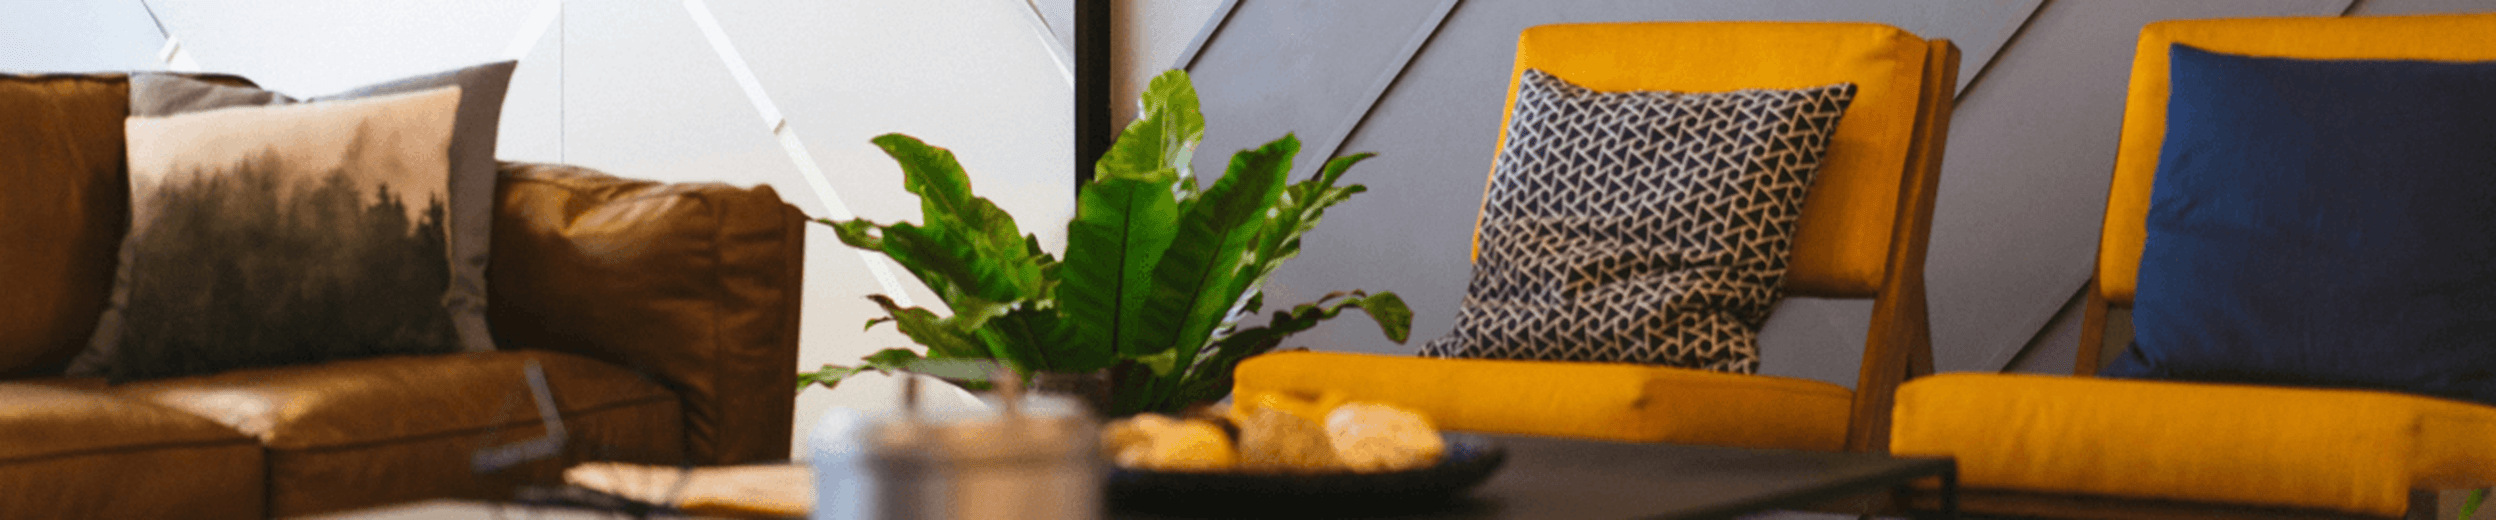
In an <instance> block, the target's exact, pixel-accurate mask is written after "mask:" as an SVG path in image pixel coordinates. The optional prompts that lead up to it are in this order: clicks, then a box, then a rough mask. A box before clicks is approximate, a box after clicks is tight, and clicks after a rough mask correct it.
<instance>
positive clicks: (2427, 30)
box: [1848, 13, 2496, 303]
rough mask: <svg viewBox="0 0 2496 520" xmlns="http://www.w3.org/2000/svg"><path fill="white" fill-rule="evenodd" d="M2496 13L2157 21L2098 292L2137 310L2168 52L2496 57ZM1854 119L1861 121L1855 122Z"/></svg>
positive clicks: (2126, 122)
mask: <svg viewBox="0 0 2496 520" xmlns="http://www.w3.org/2000/svg"><path fill="white" fill-rule="evenodd" d="M2490 34H2496V13H2489V14H2470V15H2429V16H2387V17H2356V18H2336V17H2335V18H2244V19H2230V20H2178V21H2167V22H2158V23H2153V24H2149V26H2148V27H2145V28H2142V29H2141V41H2140V43H2139V46H2138V47H2137V48H2135V49H2134V50H2133V56H2132V86H2131V95H2130V97H2129V98H2128V99H2126V100H2125V101H2124V111H2123V141H2122V145H2121V146H2122V147H2121V148H2120V150H2121V151H2120V152H2118V153H2117V154H2116V156H2115V173H2114V188H2113V189H2112V190H2111V194H2110V195H2109V196H2108V197H2107V198H2106V224H2105V226H2106V228H2105V233H2104V234H2103V235H2101V238H2100V239H2099V240H2100V242H2099V243H2098V257H2097V269H2098V271H2097V287H2098V294H2099V295H2101V296H2104V297H2105V298H2106V299H2107V300H2108V301H2112V302H2115V303H2131V302H2132V293H2133V289H2134V286H2135V283H2136V281H2137V279H2139V278H2140V265H2141V247H2142V244H2144V243H2145V242H2144V240H2146V238H2147V234H2146V231H2145V229H2146V226H2147V224H2146V223H2147V222H2148V218H2149V191H2150V190H2149V189H2150V186H2151V185H2152V182H2151V181H2152V179H2153V178H2155V177H2156V176H2157V173H2158V152H2159V148H2160V145H2162V144H2164V142H2165V141H2166V137H2167V72H2168V64H2167V50H2168V48H2169V46H2171V45H2172V44H2177V43H2181V44H2185V45H2191V46H2193V47H2196V48H2200V49H2202V50H2206V51H2211V52H2221V53H2228V54H2242V55H2251V56H2266V57H2282V58H2302V59H2332V60H2346V59H2396V60H2444V61H2486V60H2496V37H2489V35H2490ZM1848 117H1853V116H1851V115H1850V116H1848Z"/></svg>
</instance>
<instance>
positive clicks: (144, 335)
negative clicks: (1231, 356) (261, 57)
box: [80, 87, 460, 382]
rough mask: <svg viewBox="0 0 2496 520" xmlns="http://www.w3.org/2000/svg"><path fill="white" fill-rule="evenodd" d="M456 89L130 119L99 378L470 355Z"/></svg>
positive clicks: (98, 338) (99, 339)
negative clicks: (457, 221)
mask: <svg viewBox="0 0 2496 520" xmlns="http://www.w3.org/2000/svg"><path fill="white" fill-rule="evenodd" d="M459 100H460V90H459V88H458V87H446V88H440V89H433V90H426V91H420V92H414V93H407V94H398V95H389V96H379V97H370V98H363V99H357V100H344V101H331V102H321V103H307V104H295V105H277V106H265V107H260V106H251V107H236V108H226V109H218V110H211V111H206V112H193V113H186V114H180V115H173V116H166V117H132V118H130V119H129V120H128V121H127V123H126V125H125V127H126V128H125V130H126V132H127V134H128V140H129V164H130V197H131V220H130V234H129V236H128V237H127V238H125V239H124V241H123V243H122V252H121V260H122V262H121V266H120V272H119V279H118V280H117V281H116V283H115V286H114V289H113V297H112V306H111V308H110V309H108V310H107V311H106V314H105V316H104V319H103V320H101V321H100V322H99V323H98V327H97V332H96V335H95V338H94V343H95V344H94V345H91V346H90V348H89V349H88V352H87V354H88V355H94V356H104V357H108V358H110V359H107V360H102V361H105V362H103V363H100V365H101V366H103V367H104V372H105V373H104V374H101V375H105V376H107V377H109V378H110V379H112V380H114V381H115V382H120V381H128V380H134V379H152V378H162V377H174V376H182V375H192V374H203V373H210V372H217V371H222V370H228V369H234V368H243V367H255V366H273V365H285V364H295V363H308V362H315V361H322V360H330V359H343V358H356V357H370V356H381V355H391V354H426V353H445V352H454V351H457V350H459V345H458V341H457V340H456V335H455V332H454V331H453V328H452V325H451V320H450V317H449V313H448V311H446V310H445V307H444V306H443V304H442V302H443V299H444V298H445V295H446V291H447V290H448V289H449V287H450V268H451V256H450V253H449V251H448V249H447V244H448V240H449V238H448V234H447V232H446V230H447V228H448V227H449V225H450V223H449V222H448V218H447V213H446V207H447V204H448V201H449V196H448V193H447V192H448V189H449V183H448V176H449V164H450V160H449V155H448V147H449V143H450V139H451V128H452V124H453V122H454V120H455V116H456V112H457V109H458V106H459ZM87 361H97V360H82V363H80V364H83V365H89V366H95V365H96V364H90V363H86V362H87Z"/></svg>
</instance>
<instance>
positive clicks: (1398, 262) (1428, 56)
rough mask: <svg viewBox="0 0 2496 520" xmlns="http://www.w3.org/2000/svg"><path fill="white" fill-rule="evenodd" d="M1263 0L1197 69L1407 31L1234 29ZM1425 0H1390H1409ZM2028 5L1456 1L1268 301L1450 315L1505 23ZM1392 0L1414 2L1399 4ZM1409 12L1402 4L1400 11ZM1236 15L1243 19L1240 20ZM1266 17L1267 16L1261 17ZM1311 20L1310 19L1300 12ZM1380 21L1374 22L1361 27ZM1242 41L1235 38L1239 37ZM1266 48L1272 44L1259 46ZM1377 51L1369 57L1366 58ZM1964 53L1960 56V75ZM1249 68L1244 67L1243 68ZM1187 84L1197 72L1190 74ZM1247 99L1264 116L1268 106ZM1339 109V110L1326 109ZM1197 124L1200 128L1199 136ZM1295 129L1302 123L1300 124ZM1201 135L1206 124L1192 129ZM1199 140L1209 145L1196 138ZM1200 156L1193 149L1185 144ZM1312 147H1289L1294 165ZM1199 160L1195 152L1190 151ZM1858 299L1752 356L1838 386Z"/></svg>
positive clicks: (1952, 23)
mask: <svg viewBox="0 0 2496 520" xmlns="http://www.w3.org/2000/svg"><path fill="white" fill-rule="evenodd" d="M1268 1H1269V0H1242V3H1241V5H1240V8H1239V12H1236V13H1233V15H1232V16H1233V19H1232V20H1230V21H1229V22H1226V24H1227V25H1225V26H1224V29H1223V33H1222V34H1219V35H1216V36H1215V37H1214V38H1213V39H1212V40H1211V42H1210V43H1208V44H1207V45H1206V51H1205V52H1206V54H1205V55H1204V56H1201V57H1199V58H1198V61H1197V64H1196V70H1197V71H1199V74H1198V76H1199V77H1204V76H1206V75H1209V74H1216V73H1220V74H1229V75H1236V76H1251V77H1253V76H1260V75H1263V76H1273V75H1280V74H1279V73H1276V72H1271V71H1270V70H1269V69H1266V68H1258V67H1271V66H1270V65H1264V64H1261V63H1260V62H1255V61H1246V60H1239V61H1236V62H1235V61H1234V60H1232V59H1229V58H1225V56H1233V55H1247V56H1262V55H1264V54H1266V52H1261V50H1263V49H1282V48H1293V49H1297V48H1321V49H1330V51H1329V52H1327V53H1324V54H1318V55H1315V56H1314V57H1305V58H1301V59H1344V60H1347V61H1348V60H1350V59H1351V58H1332V57H1331V56H1333V55H1344V54H1351V55H1354V56H1358V55H1359V54H1353V52H1352V51H1347V50H1332V49H1351V50H1366V49H1371V48H1380V47H1393V46H1394V45H1392V43H1391V42H1401V41H1404V39H1405V37H1406V36H1407V35H1408V34H1409V33H1406V34H1392V32H1391V31H1387V30H1385V29H1383V28H1379V29H1368V30H1364V31H1362V32H1356V33H1352V34H1350V35H1342V34H1335V33H1320V32H1311V33H1288V32H1283V33H1275V32H1266V33H1256V32H1241V31H1244V30H1243V28H1244V27H1256V26H1258V24H1242V21H1243V19H1251V20H1253V19H1254V17H1258V16H1269V17H1271V16H1288V15H1292V14H1294V13H1300V12H1304V11H1305V10H1294V9H1288V7H1293V6H1289V5H1283V4H1274V3H1268ZM1422 3H1426V2H1404V3H1402V4H1422ZM2036 5H2037V2H2033V1H2029V2H1987V3H1974V4H1971V3H1968V2H1964V1H1949V0H1929V1H1920V2H1919V1H1880V2H1846V1H1822V2H1801V1H1784V2H1739V1H1719V2H1675V3H1652V2H1601V1H1575V2H1537V1H1522V0H1517V1H1501V0H1470V1H1466V2H1463V3H1461V4H1459V5H1458V6H1457V7H1456V9H1455V11H1454V12H1453V13H1452V14H1450V15H1449V16H1448V18H1447V20H1446V21H1445V22H1444V23H1443V24H1442V25H1441V26H1440V27H1439V29H1438V32H1437V34H1436V35H1434V36H1432V37H1431V38H1430V40H1429V42H1428V45H1426V46H1424V47H1422V50H1421V52H1420V54H1419V55H1417V56H1415V57H1413V58H1412V60H1411V63H1410V65H1409V66H1408V67H1407V68H1405V69H1404V70H1403V73H1402V75H1401V77H1400V78H1399V79H1397V80H1396V82H1395V83H1394V85H1393V88H1391V89H1389V90H1387V95H1386V96H1385V97H1384V98H1383V99H1380V100H1378V101H1377V104H1376V107H1375V108H1374V109H1373V110H1372V112H1371V113H1370V114H1369V117H1368V119H1367V120H1366V121H1365V122H1364V123H1363V124H1362V125H1361V126H1360V127H1359V128H1358V129H1357V130H1356V132H1355V133H1354V134H1353V135H1352V136H1351V137H1350V139H1349V140H1348V141H1347V142H1346V144H1345V146H1343V148H1342V150H1343V152H1345V153H1350V152H1362V151H1374V152H1379V153H1380V156H1379V158H1377V159H1374V160H1372V161H1370V162H1368V163H1364V164H1363V165H1362V166H1361V167H1358V168H1355V169H1354V170H1353V171H1352V172H1351V173H1350V174H1349V175H1348V176H1347V182H1360V183H1365V184H1368V185H1369V186H1370V188H1371V190H1370V191H1369V192H1368V193H1364V194H1361V195H1359V196H1356V197H1354V199H1353V200H1352V201H1351V202H1348V203H1346V204H1344V205H1343V206H1339V207H1337V209H1335V210H1333V211H1332V212H1330V214H1329V216H1328V219H1327V222H1326V223H1325V224H1324V225H1321V226H1319V229H1318V230H1317V231H1316V232H1314V233H1312V234H1310V235H1309V236H1308V237H1307V238H1306V239H1305V240H1306V241H1305V242H1304V248H1305V250H1304V252H1303V254H1302V256H1301V258H1300V259H1298V260H1295V261H1294V263H1293V264H1292V265H1291V266H1290V267H1287V268H1285V269H1284V271H1283V272H1282V273H1278V274H1277V275H1276V279H1275V281H1274V285H1273V286H1272V287H1269V293H1271V294H1270V295H1269V298H1268V301H1269V302H1298V301H1303V300H1307V299H1310V298H1313V297H1315V296H1316V295H1319V294H1324V292H1326V291H1332V290H1342V289H1351V288H1356V287H1357V288H1364V289H1369V290H1372V291H1377V290H1392V291H1396V292H1398V293H1399V294H1402V295H1403V296H1404V297H1405V300H1406V301H1407V302H1408V303H1410V304H1411V305H1412V307H1413V309H1414V312H1415V317H1414V327H1413V335H1412V336H1413V338H1414V340H1413V341H1416V342H1418V341H1426V340H1428V339H1430V338H1435V337H1437V336H1439V335H1443V334H1445V333H1446V332H1447V331H1448V330H1449V329H1450V328H1451V327H1452V326H1453V319H1454V315H1455V312H1456V309H1457V306H1458V304H1457V302H1458V301H1460V300H1461V299H1462V296H1463V292H1464V285H1465V282H1466V279H1467V277H1468V276H1469V274H1470V272H1471V267H1470V265H1469V264H1468V262H1467V260H1466V256H1467V255H1466V251H1467V250H1468V248H1469V245H1468V244H1469V243H1470V237H1471V236H1472V235H1471V230H1472V226H1473V217H1474V213H1475V209H1476V208H1477V207H1478V206H1479V204H1480V201H1481V197H1482V179H1483V175H1484V174H1485V172H1487V170H1488V168H1489V165H1490V158H1491V155H1492V152H1493V150H1492V147H1493V146H1494V143H1495V141H1496V140H1497V138H1498V130H1499V129H1498V125H1499V120H1500V111H1501V107H1500V103H1501V100H1502V99H1503V98H1504V96H1505V94H1504V93H1505V92H1506V90H1507V80H1508V78H1507V77H1506V76H1507V74H1508V71H1509V67H1510V64H1511V63H1513V58H1514V54H1515V43H1516V34H1517V33H1518V32H1519V31H1521V30H1523V29H1525V28H1526V27H1530V26H1534V25H1542V24H1548V23H1562V22H1602V21H1630V20H1751V19H1767V20H1779V19H1782V20H1870V21H1878V22H1883V23H1889V24H1892V25H1898V26H1900V27H1902V28H1905V29H1907V30H1909V31H1912V32H1915V33H1917V34H1919V35H1923V36H1926V37H1939V38H1951V39H1953V40H1956V41H1958V44H1959V45H1960V47H1961V48H1962V49H1963V50H1965V52H1966V53H1968V54H1970V55H1979V56H1981V55H1987V54H1991V53H1992V50H1993V49H1996V48H1999V47H2000V46H2001V44H2002V41H2003V39H2004V38H2007V37H2008V36H2009V35H2010V34H2012V33H2013V32H2015V29H2016V28H2017V26H2018V25H2019V24H2020V23H2021V22H2022V21H2024V20H2025V19H2026V18H2027V17H2028V15H2029V13H2030V11H2031V10H2033V8H2034V7H2035V6H2036ZM1405 9H1406V10H1411V11H1418V10H1419V6H1417V5H1408V6H1407V7H1405ZM1408 16H1409V15H1408ZM1243 17H1247V18H1243ZM1267 23H1268V24H1274V25H1280V24H1281V22H1267ZM1309 23H1313V22H1309ZM1375 33H1389V34H1375ZM1243 48H1244V49H1245V50H1243ZM1270 52H1279V51H1270ZM1377 61H1384V60H1377ZM1975 65H1976V64H1974V63H1970V64H1966V65H1963V66H1962V70H1963V74H1971V75H1972V74H1973V73H1974V70H1976V66H1975ZM1252 71H1254V72H1252ZM1200 86H1201V85H1200ZM1205 89H1206V90H1207V92H1206V93H1205V99H1206V103H1207V105H1208V107H1209V108H1208V109H1207V112H1208V116H1207V117H1208V119H1209V122H1208V124H1210V125H1211V126H1212V127H1213V128H1214V129H1217V130H1218V129H1221V128H1223V127H1224V126H1225V125H1237V124H1238V123H1234V122H1229V121H1225V120H1220V119H1214V114H1216V113H1218V112H1216V109H1215V108H1212V107H1215V106H1218V105H1219V106H1233V105H1248V106H1254V105H1250V104H1251V103H1255V101H1252V100H1250V99H1245V98H1240V97H1233V96H1230V95H1228V94H1225V93H1222V92H1218V91H1213V90H1212V88H1211V87H1205ZM1363 91H1364V89H1360V88H1340V89H1327V90H1322V91H1312V92H1306V93H1298V94H1294V95H1302V96H1315V97H1318V98H1320V99H1322V100H1323V101H1322V102H1321V103H1319V104H1318V105H1319V106H1325V107H1344V106H1356V105H1357V104H1356V103H1355V102H1354V101H1357V100H1339V99H1336V98H1339V97H1341V96H1342V95H1344V94H1345V93H1353V95H1359V94H1358V93H1360V92H1363ZM1225 110H1239V111H1242V112H1248V113H1252V114H1255V115H1257V116H1258V117H1263V118H1267V119H1272V120H1280V119H1283V118H1282V117H1281V115H1282V114H1280V113H1278V112H1253V111H1249V110H1248V109H1246V108H1238V109H1225ZM1335 110H1340V109H1335ZM1337 115H1340V112H1336V113H1321V114H1316V115H1312V116H1305V117H1303V118H1302V119H1297V120H1292V121H1288V122H1276V123H1256V124H1262V125H1265V126H1273V127H1281V126H1290V127H1293V128H1325V127H1327V126H1331V125H1332V124H1333V122H1334V120H1335V119H1334V118H1332V117H1328V116H1337ZM1210 133H1211V131H1209V132H1208V134H1210ZM1303 135H1304V136H1305V135H1307V133H1306V132H1304V133H1303ZM1210 140H1211V137H1210V136H1209V137H1208V141H1210ZM1208 149H1210V145H1208ZM1199 153H1200V155H1201V154H1203V153H1205V152H1203V151H1200V152H1199ZM1315 160H1317V159H1315V158H1307V157H1304V158H1302V161H1303V162H1311V161H1315ZM1199 164H1200V167H1202V165H1203V164H1205V163H1203V162H1200V163H1199ZM1869 314H1870V304H1869V303H1868V302H1855V301H1825V300H1813V299H1797V300H1792V301H1789V302H1788V303H1787V304H1786V305H1784V306H1782V307H1780V309H1779V310H1778V312H1777V317H1776V318H1774V319H1772V321H1771V323H1770V325H1769V331H1768V339H1767V342H1768V345H1767V346H1766V348H1764V349H1763V350H1764V351H1765V352H1767V354H1766V355H1767V356H1768V357H1767V359H1766V360H1765V366H1766V367H1767V370H1768V371H1770V372H1772V373H1779V374H1784V375H1795V376H1801V377H1812V378H1817V379H1824V380H1831V381H1835V382H1838V383H1840V384H1852V382H1853V380H1854V375H1855V369H1854V365H1855V360H1856V359H1859V358H1860V356H1859V355H1858V354H1856V352H1859V351H1860V349H1861V347H1860V346H1861V345H1862V343H1863V337H1864V334H1865V333H1866V330H1867V319H1868V318H1866V317H1867V316H1869ZM1343 321H1344V322H1343V323H1332V324H1328V325H1325V326H1322V327H1321V328H1319V329H1317V330H1314V331H1311V332H1310V333H1307V334H1303V335H1301V336H1298V337H1296V338H1294V340H1293V345H1302V344H1305V345H1308V346H1312V347H1314V348H1320V349H1331V350H1354V351H1368V352H1394V353H1407V352H1411V351H1412V349H1413V348H1414V346H1415V345H1410V344H1408V345H1395V344H1392V343H1389V342H1387V341H1385V340H1384V339H1383V338H1381V337H1380V336H1379V334H1378V332H1377V330H1376V328H1375V327H1373V326H1371V325H1370V324H1368V323H1361V322H1362V321H1365V320H1363V319H1362V318H1358V317H1354V318H1347V319H1345V320H1343Z"/></svg>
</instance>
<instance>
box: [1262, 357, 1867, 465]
mask: <svg viewBox="0 0 2496 520" xmlns="http://www.w3.org/2000/svg"><path fill="white" fill-rule="evenodd" d="M1235 375H1236V381H1237V384H1236V386H1234V387H1233V392H1234V394H1236V395H1257V394H1263V393H1278V394H1284V395H1293V396H1300V397H1301V398H1303V399H1311V400H1314V399H1316V398H1318V397H1320V396H1329V397H1335V396H1339V397H1340V398H1342V399H1345V400H1351V401H1375V402H1382V403H1387V404H1393V405H1397V406H1403V407H1406V408H1410V409H1413V410H1414V411H1418V412H1421V413H1422V414H1424V415H1426V416H1428V417H1429V418H1430V420H1431V421H1432V422H1433V423H1434V424H1436V425H1437V426H1438V427H1439V428H1441V429H1448V430H1466V431H1478V432H1490V433H1512V434H1526V435H1549V436H1562V437H1581V438H1592V439H1604V440H1615V441H1630V442H1670V443H1677V444H1704V445H1716V446H1736V447H1749V448H1787V449H1805V450H1819V451H1837V450H1839V449H1842V448H1844V447H1845V444H1846V418H1847V411H1848V407H1849V406H1850V405H1851V403H1852V401H1853V400H1854V392H1852V391H1849V390H1847V389H1846V388H1844V387H1840V386H1837V385H1833V384H1828V383H1824V382H1819V381H1811V380H1804V379H1789V378H1782V377H1768V376H1752V375H1733V374H1725V373H1719V372H1708V371H1702V370H1689V369H1680V368H1665V367H1653V366H1645V365H1632V364H1621V363H1574V362H1557V361H1507V360H1483V359H1439V358H1418V357H1405V356H1381V355H1372V354H1346V353H1329V352H1285V353H1277V354H1267V355H1263V356H1257V357H1254V358H1250V359H1248V360H1247V361H1244V362H1241V363H1240V364H1239V369H1238V371H1237V372H1236V373H1235Z"/></svg>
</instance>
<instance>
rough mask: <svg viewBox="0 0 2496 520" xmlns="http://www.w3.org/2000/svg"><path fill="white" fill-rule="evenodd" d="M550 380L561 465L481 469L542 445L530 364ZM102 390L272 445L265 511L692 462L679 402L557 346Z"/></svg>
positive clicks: (487, 494)
mask: <svg viewBox="0 0 2496 520" xmlns="http://www.w3.org/2000/svg"><path fill="white" fill-rule="evenodd" d="M529 360H536V361H537V362H538V364H539V366H540V367H542V369H543V371H544V372H545V374H546V382H547V386H548V387H549V389H550V392H551V393H553V394H554V397H555V401H556V405H557V409H558V410H560V411H561V413H562V417H563V424H564V427H565V428H566V429H567V430H568V433H569V435H568V438H567V443H566V445H565V450H564V452H563V455H562V456H561V457H558V458H556V459H552V460H548V461H543V462H540V463H536V464H530V465H525V466H521V467H519V468H516V469H512V470H506V471H502V472H497V473H490V474H484V475H480V474H478V473H476V472H475V471H473V470H472V469H471V465H470V461H471V458H472V456H473V455H474V454H475V453H476V452H477V450H479V449H481V448H486V447H490V446H501V445H507V444H511V443H515V442H520V441H525V440H530V439H535V438H539V437H542V436H544V435H545V430H544V429H543V427H542V423H541V421H540V419H539V417H538V413H537V409H536V405H535V404H534V401H533V398H532V397H531V395H532V394H531V393H530V391H529V389H528V384H527V383H526V382H525V379H524V376H523V374H524V369H523V366H525V365H526V363H527V362H528V361H529ZM106 392H109V393H112V394H114V395H118V396H121V397H123V398H126V399H129V400H133V401H141V402H145V403H152V404H155V405H159V406H163V407H166V408H172V409H175V410H180V411H183V412H187V413H189V414H192V415H197V416H199V417H204V418H207V419H208V420H210V421H214V422H215V423H219V424H223V425H224V426H225V427H228V428H232V429H233V430H234V431H239V432H241V433H242V434H243V435H247V436H249V437H250V438H252V439H256V440H257V441H258V442H259V443H260V445H261V446H263V447H264V448H266V449H267V450H268V455H267V457H268V464H267V466H268V479H267V482H268V496H269V504H268V510H269V513H270V514H271V515H274V516H292V515H305V514H318V513H324V512H331V511H340V510H348V509H356V508H364V507H372V506H377V505H382V504H389V503H396V502H404V501H410V500H419V499H425V498H435V497H466V498H498V497H504V496H507V494H508V493H509V492H510V491H511V490H512V489H513V488H514V487H515V486H520V485H551V484H553V483H555V482H557V481H556V480H554V478H555V476H556V475H558V472H560V471H561V469H562V468H563V467H565V466H568V465H570V464H572V463H576V462H580V461H586V460H627V461H636V462H646V463H661V464H675V463H682V462H684V461H685V459H684V446H683V443H684V440H683V439H684V436H683V423H682V416H681V415H680V414H679V413H678V411H677V404H676V396H675V395H674V394H672V393H669V392H668V391H667V390H666V389H664V388H660V387H659V386H658V385H657V384H654V383H652V382H650V381H649V380H647V379H645V378H643V377H641V376H640V375H637V374H634V373H632V372H631V371H627V370H624V369H621V368H617V367H615V366H613V365H608V364H605V363H601V362H598V361H594V360H590V359H587V358H583V357H580V356H574V355H569V354H561V353H554V352H532V351H503V352H486V353H469V354H452V355H442V356H414V357H390V358H373V359H362V360H352V361H335V362H329V363H323V364H319V365H305V366H293V367H279V368H266V369H249V370H237V371H230V372H225V373H220V374H215V375H208V376H199V377H188V378H177V379H165V380H155V381H147V382H140V383H131V384H126V385H121V386H117V387H113V388H111V389H109V390H106Z"/></svg>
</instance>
